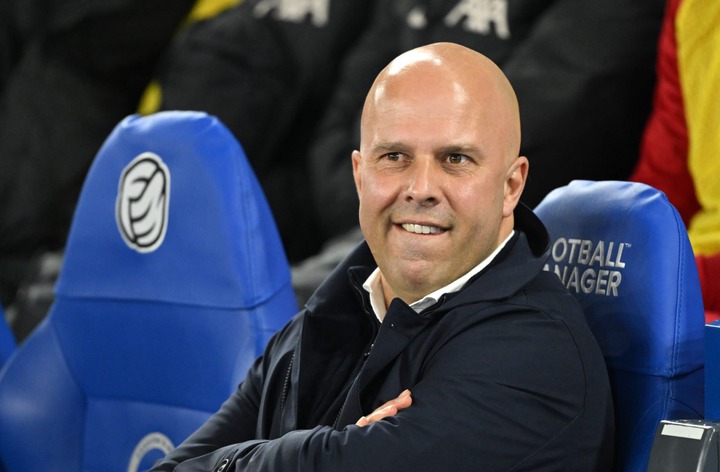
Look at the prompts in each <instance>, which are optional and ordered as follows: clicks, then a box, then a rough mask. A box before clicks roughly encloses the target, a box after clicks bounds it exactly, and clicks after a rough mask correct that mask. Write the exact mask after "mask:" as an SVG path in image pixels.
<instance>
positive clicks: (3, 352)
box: [0, 305, 16, 367]
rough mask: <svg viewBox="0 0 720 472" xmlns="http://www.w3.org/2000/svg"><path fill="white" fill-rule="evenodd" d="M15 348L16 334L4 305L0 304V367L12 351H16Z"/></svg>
mask: <svg viewBox="0 0 720 472" xmlns="http://www.w3.org/2000/svg"><path fill="white" fill-rule="evenodd" d="M15 348H16V343H15V335H14V334H13V332H12V329H11V328H10V325H9V324H8V322H7V319H6V318H5V311H4V310H3V307H2V305H0V367H2V366H3V364H5V362H6V361H7V360H8V359H9V358H10V356H11V355H12V353H13V352H15Z"/></svg>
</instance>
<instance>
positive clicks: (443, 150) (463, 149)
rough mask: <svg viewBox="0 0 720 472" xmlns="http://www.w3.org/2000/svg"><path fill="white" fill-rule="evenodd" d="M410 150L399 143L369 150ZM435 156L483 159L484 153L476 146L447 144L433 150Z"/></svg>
mask: <svg viewBox="0 0 720 472" xmlns="http://www.w3.org/2000/svg"><path fill="white" fill-rule="evenodd" d="M409 150H410V146H408V145H407V144H405V143H403V142H400V141H383V142H380V143H378V144H376V145H374V146H373V147H372V148H371V152H372V153H373V154H375V153H385V152H406V151H409ZM435 152H436V154H441V155H447V154H473V155H476V156H478V157H483V156H484V155H485V153H484V152H483V151H482V150H481V149H480V148H479V147H477V146H475V145H473V144H449V145H447V146H441V147H440V148H438V149H436V150H435Z"/></svg>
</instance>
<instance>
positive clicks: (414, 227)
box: [400, 223, 445, 234]
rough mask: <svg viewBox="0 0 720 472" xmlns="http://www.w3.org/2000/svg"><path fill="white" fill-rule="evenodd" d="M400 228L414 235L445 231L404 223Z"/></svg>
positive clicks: (435, 227)
mask: <svg viewBox="0 0 720 472" xmlns="http://www.w3.org/2000/svg"><path fill="white" fill-rule="evenodd" d="M400 226H402V228H403V229H404V230H405V231H408V232H410V233H415V234H439V233H442V232H444V231H445V230H444V229H442V228H438V227H437V226H425V225H416V224H412V223H404V224H402V225H400Z"/></svg>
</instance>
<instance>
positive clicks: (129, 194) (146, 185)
mask: <svg viewBox="0 0 720 472" xmlns="http://www.w3.org/2000/svg"><path fill="white" fill-rule="evenodd" d="M169 201H170V172H169V171H168V168H167V166H166V165H165V163H164V162H163V161H162V159H160V156H158V155H157V154H153V153H151V152H144V153H142V154H140V155H139V156H137V157H136V158H135V159H133V160H132V161H131V162H130V163H129V164H128V165H127V166H126V167H125V169H123V171H122V174H121V175H120V183H119V186H118V196H117V204H116V206H115V219H116V221H117V225H118V229H119V230H120V234H121V235H122V237H123V240H124V241H125V243H126V244H127V245H128V246H130V247H131V248H132V249H134V250H136V251H138V252H142V253H146V252H152V251H154V250H155V249H157V248H158V247H160V245H161V244H162V243H163V240H164V239H165V232H166V231H167V225H168V205H169Z"/></svg>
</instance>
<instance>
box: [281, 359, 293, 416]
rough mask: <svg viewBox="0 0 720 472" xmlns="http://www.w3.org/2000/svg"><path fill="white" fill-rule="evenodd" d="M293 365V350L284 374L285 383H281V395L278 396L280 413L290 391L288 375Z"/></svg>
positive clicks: (283, 408) (283, 409)
mask: <svg viewBox="0 0 720 472" xmlns="http://www.w3.org/2000/svg"><path fill="white" fill-rule="evenodd" d="M294 363H295V350H294V349H293V352H292V356H291V357H290V364H289V365H288V368H287V372H286V373H285V382H284V383H283V390H282V395H281V396H280V411H285V403H286V401H287V397H288V393H289V391H290V375H291V373H292V368H293V364H294Z"/></svg>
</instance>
